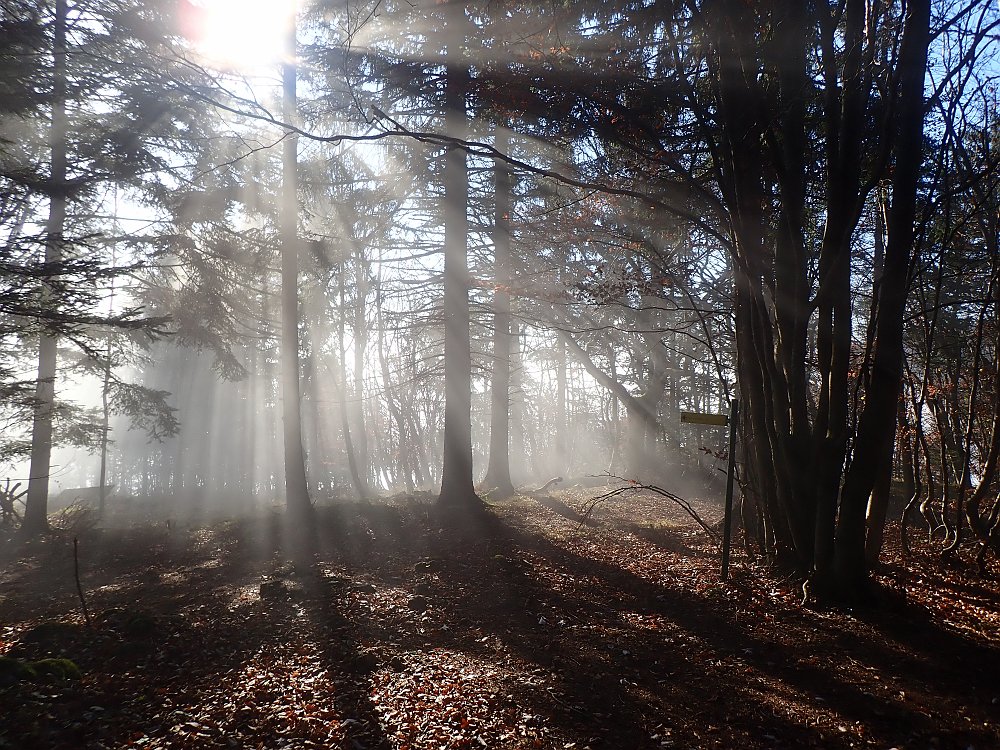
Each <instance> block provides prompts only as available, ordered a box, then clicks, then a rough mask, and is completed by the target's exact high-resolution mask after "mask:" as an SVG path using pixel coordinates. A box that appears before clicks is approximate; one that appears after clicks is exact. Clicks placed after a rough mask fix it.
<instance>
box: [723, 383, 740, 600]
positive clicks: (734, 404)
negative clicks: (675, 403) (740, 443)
mask: <svg viewBox="0 0 1000 750" xmlns="http://www.w3.org/2000/svg"><path fill="white" fill-rule="evenodd" d="M739 416H740V402H739V400H738V399H735V398H734V399H733V400H732V401H730V403H729V470H728V471H727V476H726V514H725V516H724V517H723V521H722V580H723V581H727V580H729V548H730V545H731V542H732V529H731V527H732V521H733V480H734V479H735V478H736V423H737V422H738V421H739Z"/></svg>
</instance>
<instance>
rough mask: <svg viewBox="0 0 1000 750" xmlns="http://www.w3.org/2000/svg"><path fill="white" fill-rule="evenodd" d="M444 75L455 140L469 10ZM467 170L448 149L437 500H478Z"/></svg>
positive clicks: (457, 7)
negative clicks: (441, 452) (441, 428)
mask: <svg viewBox="0 0 1000 750" xmlns="http://www.w3.org/2000/svg"><path fill="white" fill-rule="evenodd" d="M446 12H447V14H448V21H447V24H448V31H449V42H448V58H447V65H446V71H445V79H446V80H445V129H446V130H447V132H448V135H450V136H452V137H454V138H463V137H464V136H465V134H466V129H467V123H466V118H467V114H466V103H465V97H466V90H467V88H468V79H469V70H468V68H467V67H466V65H465V63H464V62H463V60H462V58H463V55H464V53H463V51H462V45H463V44H464V42H465V33H464V32H465V6H464V5H463V4H461V3H458V2H454V1H453V2H451V3H449V4H448V7H447V11H446ZM468 198H469V172H468V164H467V157H466V153H465V151H464V149H461V148H457V147H449V148H448V149H447V150H446V151H445V167H444V382H445V386H444V388H445V406H444V455H443V465H442V469H441V494H440V496H439V501H440V502H441V503H446V504H455V505H467V504H475V503H478V502H479V498H478V496H477V495H476V491H475V487H474V485H473V476H472V346H471V342H470V340H469V335H470V313H469V265H468V264H469V260H468V257H467V252H468V247H467V243H468V217H467V213H466V212H467V203H468Z"/></svg>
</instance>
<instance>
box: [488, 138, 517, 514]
mask: <svg viewBox="0 0 1000 750" xmlns="http://www.w3.org/2000/svg"><path fill="white" fill-rule="evenodd" d="M509 144H510V140H509V139H508V137H507V131H506V130H505V129H504V128H503V127H498V128H497V131H496V148H497V150H498V151H501V152H504V151H506V150H507V148H508V146H509ZM493 171H494V174H495V175H496V178H495V179H496V196H495V201H494V204H495V205H494V230H493V249H494V257H493V268H494V285H495V287H496V288H495V290H494V292H493V382H492V387H491V403H490V459H489V466H488V467H487V469H486V479H485V480H483V481H484V484H485V485H486V487H488V488H491V489H493V490H494V491H495V492H496V494H497V495H499V496H500V497H508V496H510V495H513V494H514V485H513V483H512V482H511V479H510V355H511V335H510V320H511V307H510V285H511V270H510V213H511V202H512V201H511V179H510V170H509V169H508V167H507V165H506V164H505V163H504V162H503V161H500V160H496V161H495V162H494V164H493Z"/></svg>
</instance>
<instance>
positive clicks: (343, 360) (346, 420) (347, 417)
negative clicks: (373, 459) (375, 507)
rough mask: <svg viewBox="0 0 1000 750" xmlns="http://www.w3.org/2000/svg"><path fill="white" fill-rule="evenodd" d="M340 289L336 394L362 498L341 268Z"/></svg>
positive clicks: (365, 493)
mask: <svg viewBox="0 0 1000 750" xmlns="http://www.w3.org/2000/svg"><path fill="white" fill-rule="evenodd" d="M338 286H339V291H340V310H339V313H340V314H339V315H338V320H337V341H338V346H337V360H338V361H337V365H338V367H337V375H338V378H337V379H338V380H339V381H340V382H339V383H337V396H338V398H339V400H340V404H339V406H340V423H341V426H342V429H343V433H344V450H345V451H346V453H347V468H348V471H350V474H351V482H352V484H354V491H355V492H356V493H357V494H358V497H359V498H360V499H362V500H364V499H365V498H366V497H367V496H368V483H367V482H366V481H365V476H364V475H363V474H362V473H361V467H360V466H359V465H358V454H357V451H355V449H354V438H353V436H352V434H351V408H350V407H349V405H348V403H347V345H346V342H345V339H346V335H345V332H344V327H345V326H344V323H345V321H344V318H345V317H346V315H347V303H346V301H345V295H344V272H343V268H341V273H340V280H339V283H338Z"/></svg>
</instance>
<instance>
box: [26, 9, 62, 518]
mask: <svg viewBox="0 0 1000 750" xmlns="http://www.w3.org/2000/svg"><path fill="white" fill-rule="evenodd" d="M67 5H68V4H67V0H56V4H55V20H54V23H53V44H52V60H53V64H52V125H51V129H50V131H49V144H50V149H51V157H50V159H51V162H50V165H51V173H50V175H49V182H50V185H51V189H50V197H49V216H48V220H47V222H46V226H45V263H46V265H51V264H56V263H58V262H59V261H60V260H61V259H62V254H63V253H62V246H63V231H64V229H65V223H66V203H67V199H66V187H67V185H66V146H67V144H66V140H67V131H68V127H69V124H68V120H67V116H66V25H67V21H66V19H67V15H68V7H67ZM44 294H45V295H46V301H48V302H49V303H50V304H54V302H55V301H54V299H53V295H52V293H51V292H50V291H48V290H47V291H45V292H44ZM55 379H56V337H55V335H54V334H52V333H51V332H43V333H42V335H41V336H40V340H39V344H38V382H37V385H36V386H35V408H34V417H33V420H32V425H31V459H30V468H29V471H28V494H27V496H26V497H25V508H24V522H23V526H22V529H23V531H24V533H26V534H29V535H34V534H39V533H41V532H43V531H45V530H46V529H47V528H48V498H49V469H50V463H51V458H52V432H53V431H52V414H53V409H54V407H55Z"/></svg>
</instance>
